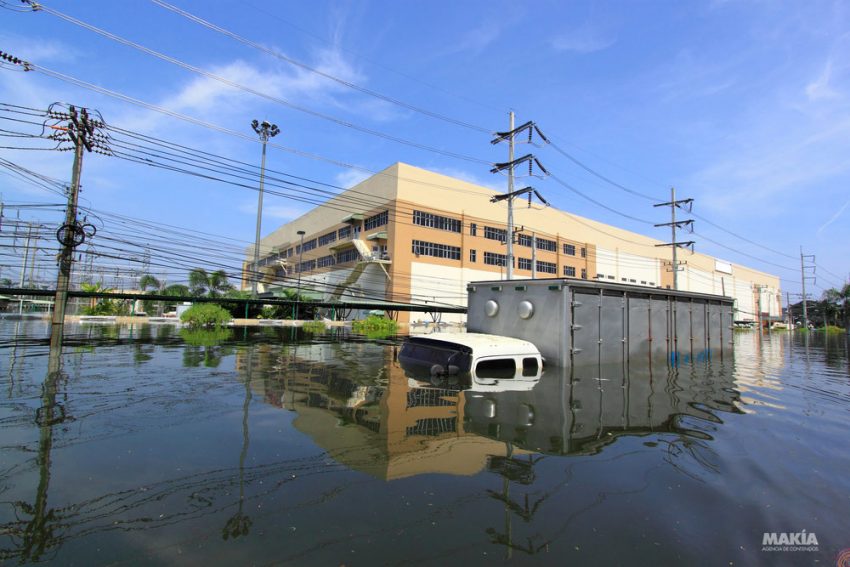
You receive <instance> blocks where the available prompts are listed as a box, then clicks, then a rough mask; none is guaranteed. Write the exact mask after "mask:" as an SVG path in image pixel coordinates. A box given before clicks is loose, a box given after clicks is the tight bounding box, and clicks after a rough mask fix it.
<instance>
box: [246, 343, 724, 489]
mask: <svg viewBox="0 0 850 567" xmlns="http://www.w3.org/2000/svg"><path fill="white" fill-rule="evenodd" d="M256 348H257V350H258V351H259V352H258V353H257V354H256V355H255V356H256V358H255V362H254V364H255V366H254V379H253V381H252V389H254V391H255V392H259V393H260V395H262V397H263V398H264V399H265V400H266V401H267V402H268V403H270V404H273V405H276V406H278V407H281V408H284V409H287V410H290V411H294V412H296V413H297V417H296V418H295V420H294V421H293V425H294V426H295V427H296V428H297V429H298V430H299V431H301V432H303V433H305V434H306V435H308V436H309V437H310V438H311V439H312V440H313V441H314V442H315V443H316V444H317V445H319V446H320V447H322V448H323V449H324V450H326V451H327V453H328V454H329V456H331V457H332V458H333V459H335V460H336V461H338V462H340V463H342V464H344V465H346V466H349V467H351V468H353V469H355V470H359V471H362V472H366V473H368V474H370V475H373V476H375V477H378V478H382V479H386V480H394V479H399V478H405V477H410V476H413V475H418V474H428V473H444V474H455V475H474V474H477V473H478V472H480V471H482V470H484V469H488V470H494V471H497V470H501V469H505V468H506V467H507V468H510V467H513V466H517V467H519V469H522V468H523V467H524V465H522V464H516V465H515V462H516V461H517V459H518V457H519V456H521V455H524V454H531V453H535V454H544V455H574V454H593V453H596V452H599V451H601V450H602V449H603V448H604V447H605V445H607V444H610V443H612V442H613V441H614V440H615V439H616V438H617V437H619V436H622V435H643V434H646V433H659V432H671V433H678V434H683V435H686V436H689V437H691V438H696V439H698V438H707V437H709V434H707V433H705V432H704V431H701V430H698V429H695V428H694V427H693V425H692V424H691V422H690V421H689V419H688V418H689V417H690V418H696V420H697V421H698V422H699V421H702V422H705V421H708V422H716V421H718V418H717V417H716V416H715V415H714V412H715V411H723V412H726V411H734V412H737V411H739V410H738V409H737V403H738V394H737V391H736V390H735V389H734V388H733V378H732V372H731V368H729V369H728V370H725V371H724V369H723V368H717V367H715V368H714V369H712V367H711V366H709V365H707V364H706V365H701V366H699V367H697V366H687V367H683V368H680V369H679V370H678V371H677V372H669V371H668V369H667V367H666V366H664V365H662V366H660V367H652V366H643V367H640V366H635V365H631V366H623V365H619V366H616V367H596V368H583V369H576V370H570V369H565V368H551V367H550V368H546V369H545V370H543V372H542V375H541V376H539V377H535V378H532V379H529V380H517V379H505V380H490V381H487V383H485V384H478V385H472V386H462V385H457V384H454V385H453V384H445V383H443V384H437V385H431V384H428V380H427V379H423V378H422V377H411V376H409V375H408V374H406V373H405V370H404V369H403V368H402V367H401V365H400V364H399V363H398V362H397V361H396V359H395V356H396V354H397V353H396V350H395V348H396V347H389V346H386V347H381V346H378V345H370V344H360V345H351V344H339V343H336V344H334V343H331V344H319V345H289V346H286V347H284V348H283V351H282V352H281V349H280V347H272V346H268V347H264V346H257V347H256ZM245 357H246V355H245V354H244V353H242V354H237V367H238V368H247V358H245ZM329 361H330V362H329ZM258 368H259V369H261V370H260V371H258Z"/></svg>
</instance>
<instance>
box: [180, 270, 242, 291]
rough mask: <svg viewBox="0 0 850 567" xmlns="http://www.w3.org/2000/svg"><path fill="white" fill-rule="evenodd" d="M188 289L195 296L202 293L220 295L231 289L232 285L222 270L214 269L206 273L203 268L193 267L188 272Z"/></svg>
mask: <svg viewBox="0 0 850 567" xmlns="http://www.w3.org/2000/svg"><path fill="white" fill-rule="evenodd" d="M189 289H190V291H191V293H192V295H194V296H196V297H200V296H202V295H208V296H209V297H221V295H222V294H223V293H226V292H227V291H230V290H231V289H233V286H232V285H231V284H230V282H229V281H228V280H227V273H226V272H225V271H224V270H216V271H215V272H213V273H211V274H208V273H207V271H206V270H205V269H203V268H195V269H194V270H192V271H191V272H189Z"/></svg>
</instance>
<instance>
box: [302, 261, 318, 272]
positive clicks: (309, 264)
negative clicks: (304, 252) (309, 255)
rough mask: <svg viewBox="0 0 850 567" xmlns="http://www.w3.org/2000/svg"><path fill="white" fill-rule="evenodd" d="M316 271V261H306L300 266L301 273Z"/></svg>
mask: <svg viewBox="0 0 850 567" xmlns="http://www.w3.org/2000/svg"><path fill="white" fill-rule="evenodd" d="M315 269H316V261H315V260H304V261H303V262H301V263H300V264H298V271H299V272H309V271H312V270H315Z"/></svg>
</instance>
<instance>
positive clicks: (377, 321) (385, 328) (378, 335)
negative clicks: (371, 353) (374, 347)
mask: <svg viewBox="0 0 850 567" xmlns="http://www.w3.org/2000/svg"><path fill="white" fill-rule="evenodd" d="M351 328H352V330H353V331H354V332H355V333H359V334H361V335H366V336H367V337H369V338H370V339H382V338H386V337H389V336H392V335H394V334H395V333H396V330H397V329H398V324H397V323H396V322H395V321H393V320H392V319H387V318H386V317H379V316H377V315H369V316H368V317H366V318H365V319H360V320H358V321H354V322H352V323H351Z"/></svg>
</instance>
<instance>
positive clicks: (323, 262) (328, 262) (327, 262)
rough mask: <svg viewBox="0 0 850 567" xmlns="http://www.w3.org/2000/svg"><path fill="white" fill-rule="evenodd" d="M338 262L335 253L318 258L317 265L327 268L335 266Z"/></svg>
mask: <svg viewBox="0 0 850 567" xmlns="http://www.w3.org/2000/svg"><path fill="white" fill-rule="evenodd" d="M334 264H336V260H335V259H334V257H333V254H331V255H329V256H322V257H321V258H318V259H317V260H316V266H317V267H319V268H327V267H328V266H333V265H334Z"/></svg>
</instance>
